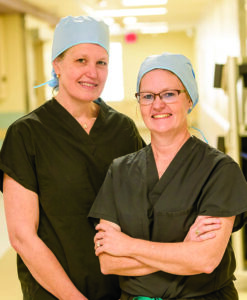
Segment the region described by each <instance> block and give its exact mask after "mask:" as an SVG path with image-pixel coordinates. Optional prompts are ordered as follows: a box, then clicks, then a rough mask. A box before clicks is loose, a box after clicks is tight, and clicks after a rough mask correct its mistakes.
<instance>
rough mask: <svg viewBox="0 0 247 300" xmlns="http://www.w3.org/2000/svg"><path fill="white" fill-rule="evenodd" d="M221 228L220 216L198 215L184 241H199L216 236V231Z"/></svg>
mask: <svg viewBox="0 0 247 300" xmlns="http://www.w3.org/2000/svg"><path fill="white" fill-rule="evenodd" d="M220 228H221V221H220V218H216V217H209V216H198V217H197V218H196V220H195V222H194V224H193V225H192V226H191V227H190V230H189V232H188V233H187V235H186V237H185V239H184V242H191V241H196V242H201V241H205V240H208V239H213V238H214V237H216V231H217V230H219V229H220Z"/></svg>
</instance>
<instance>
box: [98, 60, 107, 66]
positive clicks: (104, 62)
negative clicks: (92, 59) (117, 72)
mask: <svg viewBox="0 0 247 300" xmlns="http://www.w3.org/2000/svg"><path fill="white" fill-rule="evenodd" d="M97 64H98V65H101V66H107V65H108V64H107V62H106V61H103V60H99V61H98V62H97Z"/></svg>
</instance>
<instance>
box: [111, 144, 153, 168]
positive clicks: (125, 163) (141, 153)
mask: <svg viewBox="0 0 247 300" xmlns="http://www.w3.org/2000/svg"><path fill="white" fill-rule="evenodd" d="M149 147H150V145H148V146H145V147H144V148H142V149H140V150H138V151H136V152H133V153H130V154H127V155H124V156H120V157H118V158H115V159H114V160H113V162H112V170H113V171H116V170H120V171H124V170H125V171H127V170H130V169H132V168H134V169H135V168H136V167H138V166H140V165H142V164H143V162H144V161H146V153H147V150H148V149H149Z"/></svg>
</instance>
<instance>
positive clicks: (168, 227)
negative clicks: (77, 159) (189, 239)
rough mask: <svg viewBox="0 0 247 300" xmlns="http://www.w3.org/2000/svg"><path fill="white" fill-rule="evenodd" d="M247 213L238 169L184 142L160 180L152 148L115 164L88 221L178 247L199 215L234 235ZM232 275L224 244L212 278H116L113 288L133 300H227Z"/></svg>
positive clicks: (194, 142)
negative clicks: (227, 225) (228, 225)
mask: <svg viewBox="0 0 247 300" xmlns="http://www.w3.org/2000/svg"><path fill="white" fill-rule="evenodd" d="M246 211H247V184H246V181H245V178H244V176H243V174H242V172H241V170H240V168H239V166H238V165H237V163H236V162H234V161H233V160H232V159H231V158H230V157H229V156H227V155H225V154H223V153H221V152H220V151H218V150H216V149H214V148H212V147H210V146H209V145H207V144H206V143H204V142H202V141H201V140H199V139H197V138H196V137H190V138H189V139H188V140H187V142H186V143H185V144H184V145H183V146H182V148H181V149H180V150H179V152H178V153H177V155H176V156H175V158H174V159H173V161H172V162H171V163H170V165H169V167H168V168H167V170H166V171H165V173H164V174H163V176H162V177H161V178H160V180H159V178H158V172H157V169H156V165H155V160H154V156H153V152H152V148H151V145H149V146H146V147H145V148H144V149H142V150H140V151H138V152H137V153H132V154H130V155H127V156H125V157H122V158H119V159H116V160H114V161H113V164H112V165H111V167H110V168H109V171H108V173H107V176H106V179H105V182H104V184H103V185H102V187H101V189H100V192H99V194H98V196H97V197H96V200H95V202H94V204H93V206H92V208H91V210H90V213H89V217H90V218H97V219H105V220H108V221H111V222H114V223H116V224H118V225H119V226H120V227H121V230H122V232H124V233H126V234H128V235H130V236H131V237H134V238H139V239H144V240H151V241H155V242H168V243H171V242H182V241H183V240H184V238H185V236H186V235H187V232H188V231H189V228H190V226H191V225H192V224H193V223H194V221H195V219H196V218H197V216H198V215H205V216H216V217H229V216H236V220H235V224H234V228H233V231H236V230H238V229H240V228H241V227H242V226H243V225H244V224H245V223H246V222H247V212H246ZM188 255H189V254H188ZM235 267H236V263H235V257H234V253H233V249H232V246H231V243H230V242H229V244H228V246H227V249H226V251H225V254H224V256H223V258H222V261H221V263H220V264H219V266H218V267H217V268H216V269H215V270H214V271H213V272H212V273H211V274H198V275H193V276H179V275H174V274H169V273H166V272H161V271H160V272H156V273H153V274H150V275H146V276H138V277H134V276H131V277H128V276H120V286H121V289H122V290H123V291H125V292H127V293H128V294H131V295H134V296H138V295H139V296H146V297H151V298H153V297H160V298H166V299H173V298H174V299H184V298H185V299H187V298H190V297H198V296H202V295H207V294H209V293H214V292H216V291H217V290H220V289H221V290H222V291H223V290H224V291H225V290H227V292H226V293H223V294H224V297H223V296H222V295H221V296H222V298H220V299H224V300H225V299H229V300H233V299H237V298H236V297H237V296H236V291H235V288H234V285H233V284H232V281H233V280H234V279H235V277H234V270H235ZM233 295H235V296H233ZM211 296H212V295H211ZM211 296H210V297H211ZM217 297H218V296H216V295H215V296H212V298H205V299H218V298H217ZM203 299H204V298H203Z"/></svg>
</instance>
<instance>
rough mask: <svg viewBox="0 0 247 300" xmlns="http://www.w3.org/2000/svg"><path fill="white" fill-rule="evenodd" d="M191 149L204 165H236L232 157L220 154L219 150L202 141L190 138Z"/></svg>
mask: <svg viewBox="0 0 247 300" xmlns="http://www.w3.org/2000/svg"><path fill="white" fill-rule="evenodd" d="M191 149H192V151H193V153H194V155H195V157H197V158H198V160H201V161H202V162H204V163H209V164H213V165H216V164H217V165H218V164H220V165H221V164H228V163H230V164H237V163H236V162H235V161H234V160H233V158H232V157H230V156H229V155H227V154H225V153H223V152H221V151H220V150H218V149H216V148H215V147H212V146H211V145H209V144H207V143H205V142H204V141H202V140H200V139H198V138H196V137H192V143H191Z"/></svg>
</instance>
